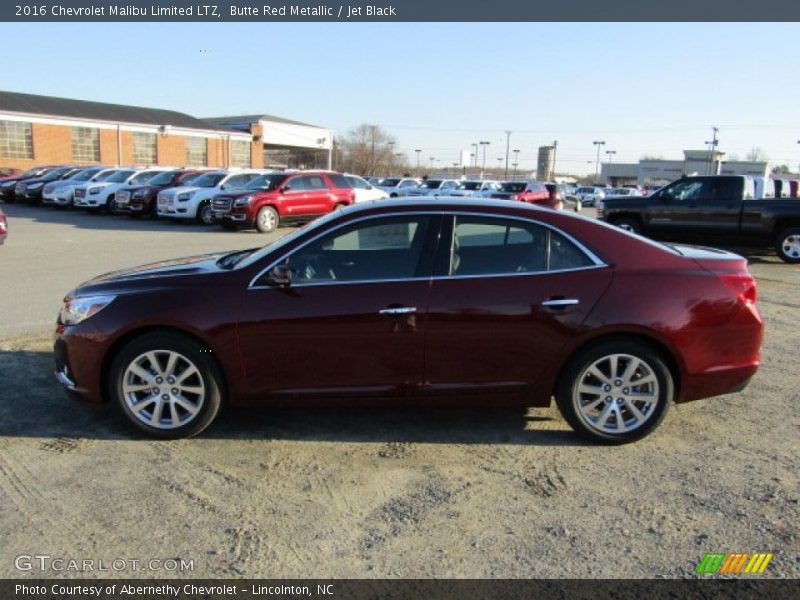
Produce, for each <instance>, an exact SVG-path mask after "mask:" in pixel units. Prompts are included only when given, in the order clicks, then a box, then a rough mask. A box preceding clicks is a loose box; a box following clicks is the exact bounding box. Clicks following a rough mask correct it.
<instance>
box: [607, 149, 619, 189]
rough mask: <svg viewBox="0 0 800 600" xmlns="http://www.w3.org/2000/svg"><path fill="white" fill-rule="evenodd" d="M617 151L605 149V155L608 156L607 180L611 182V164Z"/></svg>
mask: <svg viewBox="0 0 800 600" xmlns="http://www.w3.org/2000/svg"><path fill="white" fill-rule="evenodd" d="M616 153H617V151H616V150H606V156H608V182H609V183H611V182H612V181H613V178H612V176H611V165H613V164H614V155H615V154H616Z"/></svg>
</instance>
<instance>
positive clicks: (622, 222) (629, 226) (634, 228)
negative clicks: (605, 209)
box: [612, 217, 642, 233]
mask: <svg viewBox="0 0 800 600" xmlns="http://www.w3.org/2000/svg"><path fill="white" fill-rule="evenodd" d="M612 224H614V225H616V226H617V227H619V228H620V229H624V230H625V231H630V232H631V233H642V224H641V223H640V222H639V221H637V220H636V219H631V218H629V217H621V218H619V219H614V220H613V221H612Z"/></svg>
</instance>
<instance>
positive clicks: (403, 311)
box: [378, 306, 417, 315]
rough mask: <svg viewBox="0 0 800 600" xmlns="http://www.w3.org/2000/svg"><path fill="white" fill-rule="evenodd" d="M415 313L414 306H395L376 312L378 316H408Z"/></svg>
mask: <svg viewBox="0 0 800 600" xmlns="http://www.w3.org/2000/svg"><path fill="white" fill-rule="evenodd" d="M415 312H417V307H416V306H395V307H391V308H384V309H382V310H379V311H378V314H379V315H410V314H413V313H415Z"/></svg>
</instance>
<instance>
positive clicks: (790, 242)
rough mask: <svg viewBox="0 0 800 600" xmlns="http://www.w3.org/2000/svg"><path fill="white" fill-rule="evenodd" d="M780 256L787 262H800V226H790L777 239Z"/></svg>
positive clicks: (776, 244)
mask: <svg viewBox="0 0 800 600" xmlns="http://www.w3.org/2000/svg"><path fill="white" fill-rule="evenodd" d="M775 252H777V253H778V258H780V259H781V260H782V261H783V262H787V263H791V264H794V263H800V227H789V228H788V229H784V230H783V231H781V232H780V233H779V234H778V237H777V238H776V239H775Z"/></svg>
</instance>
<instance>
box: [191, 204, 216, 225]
mask: <svg viewBox="0 0 800 600" xmlns="http://www.w3.org/2000/svg"><path fill="white" fill-rule="evenodd" d="M195 218H196V219H197V222H198V223H199V224H200V225H213V224H214V210H213V209H212V208H211V202H208V201H206V202H203V203H202V204H201V205H200V206H198V207H197V216H196V217H195Z"/></svg>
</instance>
